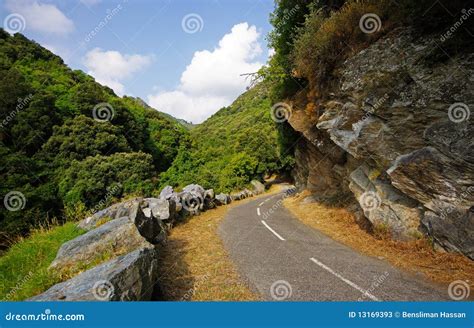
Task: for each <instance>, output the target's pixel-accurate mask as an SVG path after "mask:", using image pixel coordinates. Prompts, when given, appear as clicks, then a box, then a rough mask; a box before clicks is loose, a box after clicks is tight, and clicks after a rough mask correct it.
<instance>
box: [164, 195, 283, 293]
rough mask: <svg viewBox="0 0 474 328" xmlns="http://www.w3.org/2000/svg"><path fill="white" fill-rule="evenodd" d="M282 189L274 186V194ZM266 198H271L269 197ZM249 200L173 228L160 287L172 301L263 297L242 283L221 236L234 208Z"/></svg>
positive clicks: (165, 248) (216, 210)
mask: <svg viewBox="0 0 474 328" xmlns="http://www.w3.org/2000/svg"><path fill="white" fill-rule="evenodd" d="M278 190H279V189H278V188H277V186H274V187H272V188H271V189H270V193H271V192H276V191H278ZM265 195H268V193H266V194H265ZM254 199H256V198H255V197H253V198H248V199H245V200H242V201H239V202H233V203H232V204H230V205H227V206H221V207H218V208H216V209H213V210H209V211H207V212H204V213H203V214H201V215H199V216H195V217H191V218H189V219H188V221H187V222H185V223H183V224H181V225H178V226H176V227H174V228H173V230H172V231H171V234H170V236H169V237H168V242H167V244H166V245H165V246H163V248H162V249H161V252H160V260H159V262H160V268H161V272H160V278H159V280H160V286H161V288H162V292H163V295H162V296H163V298H164V299H165V300H171V301H255V300H259V299H260V298H259V296H258V295H256V294H255V293H253V292H252V291H251V290H250V289H249V287H248V286H247V285H246V284H245V283H244V282H243V281H242V279H241V278H240V276H239V274H238V272H237V270H236V269H235V267H234V264H233V263H232V260H231V259H230V258H229V256H228V254H227V252H226V250H225V249H224V245H223V243H222V241H221V239H220V237H219V236H218V234H217V228H218V227H219V224H220V222H221V221H222V220H223V219H224V217H225V215H226V214H227V212H228V211H229V209H231V208H232V207H234V206H237V205H241V204H243V203H245V202H247V201H251V200H254Z"/></svg>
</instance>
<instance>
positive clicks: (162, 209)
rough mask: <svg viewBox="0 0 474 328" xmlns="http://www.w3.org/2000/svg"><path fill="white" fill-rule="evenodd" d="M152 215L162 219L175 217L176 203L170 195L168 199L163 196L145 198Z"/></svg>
mask: <svg viewBox="0 0 474 328" xmlns="http://www.w3.org/2000/svg"><path fill="white" fill-rule="evenodd" d="M145 201H146V202H147V203H148V207H149V208H150V210H151V213H152V215H153V217H155V218H157V219H160V220H162V221H167V220H170V221H172V220H173V219H175V216H176V203H175V201H174V200H173V198H172V197H170V198H169V199H168V200H166V199H163V198H145Z"/></svg>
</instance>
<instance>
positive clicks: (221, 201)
mask: <svg viewBox="0 0 474 328" xmlns="http://www.w3.org/2000/svg"><path fill="white" fill-rule="evenodd" d="M215 201H216V204H217V205H227V204H230V202H232V199H231V197H230V195H228V194H224V193H221V194H218V195H216V199H215Z"/></svg>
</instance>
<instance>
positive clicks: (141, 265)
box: [29, 248, 158, 301]
mask: <svg viewBox="0 0 474 328" xmlns="http://www.w3.org/2000/svg"><path fill="white" fill-rule="evenodd" d="M157 269H158V261H157V259H156V250H155V249H154V248H144V249H138V250H135V251H133V252H131V253H128V254H126V255H123V256H119V257H117V258H115V259H112V260H110V261H108V262H105V263H103V264H101V265H98V266H96V267H94V268H92V269H90V270H87V271H85V272H83V273H81V274H79V275H77V276H76V277H74V278H72V279H69V280H67V281H65V282H62V283H59V284H57V285H54V286H53V287H51V288H50V289H48V290H47V291H45V292H44V293H42V294H40V295H37V296H34V297H32V298H30V299H29V301H147V300H151V297H152V293H153V290H154V286H155V284H156V283H157V279H158V271H157Z"/></svg>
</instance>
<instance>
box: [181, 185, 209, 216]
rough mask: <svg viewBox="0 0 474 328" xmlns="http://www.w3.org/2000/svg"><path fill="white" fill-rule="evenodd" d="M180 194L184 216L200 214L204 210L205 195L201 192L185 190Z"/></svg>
mask: <svg viewBox="0 0 474 328" xmlns="http://www.w3.org/2000/svg"><path fill="white" fill-rule="evenodd" d="M178 196H179V198H180V201H181V206H182V212H183V215H184V216H188V215H198V214H199V213H201V212H202V211H203V210H204V197H203V195H202V194H201V193H198V192H186V191H183V192H181V193H179V194H178Z"/></svg>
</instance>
